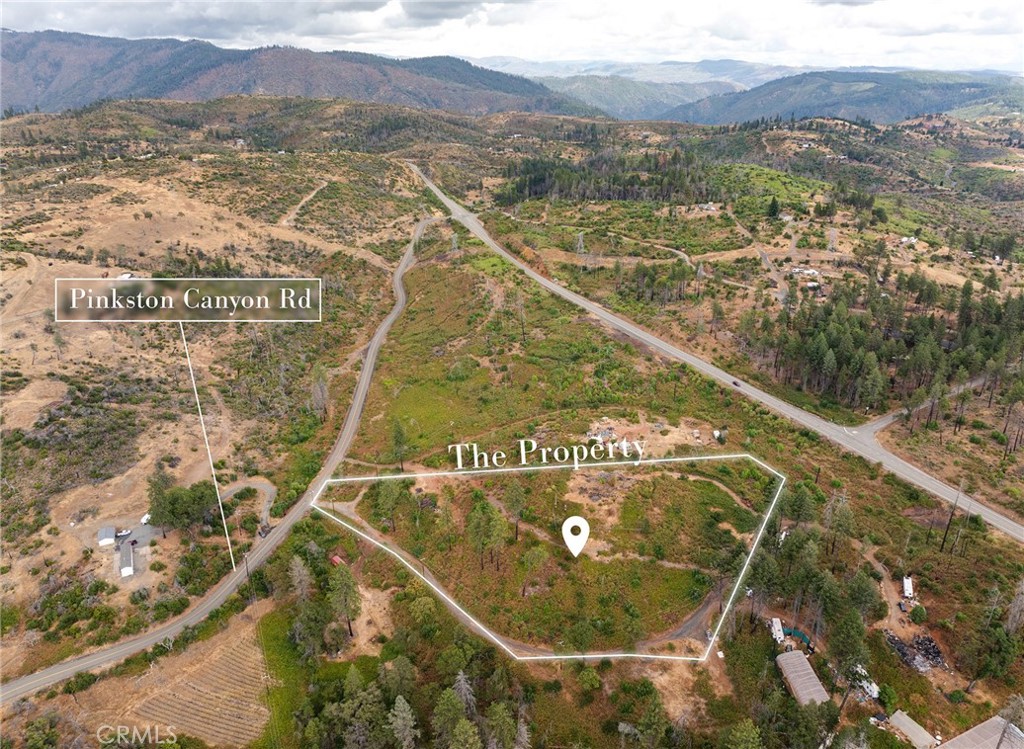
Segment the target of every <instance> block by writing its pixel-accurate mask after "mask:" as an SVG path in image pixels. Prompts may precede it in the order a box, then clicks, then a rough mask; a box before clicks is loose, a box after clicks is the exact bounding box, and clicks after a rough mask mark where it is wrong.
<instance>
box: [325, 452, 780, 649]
mask: <svg viewBox="0 0 1024 749" xmlns="http://www.w3.org/2000/svg"><path fill="white" fill-rule="evenodd" d="M742 459H746V460H750V461H751V462H753V463H755V464H757V465H759V466H760V467H761V468H763V469H764V470H766V471H767V472H768V473H770V474H772V475H774V476H775V477H776V478H778V480H779V483H778V486H777V487H776V489H775V494H774V496H773V497H772V500H771V502H770V503H769V505H768V508H767V509H766V510H765V512H764V517H763V519H762V520H761V525H760V526H759V527H758V529H757V534H756V535H755V536H754V540H753V543H751V545H750V552H749V553H748V554H747V558H746V559H745V560H744V562H743V566H742V567H741V568H740V571H739V574H737V576H736V582H735V583H734V584H733V588H732V592H731V593H730V594H729V599H728V600H727V601H726V603H725V606H724V608H723V609H722V613H721V614H720V615H719V617H718V622H717V624H716V625H715V628H714V630H713V631H712V633H711V637H710V639H709V640H708V645H707V648H706V649H705V651H704V653H703V654H702V655H700V656H695V655H665V654H663V653H629V652H612V653H574V654H565V655H561V654H557V653H553V654H551V655H520V654H519V653H517V652H516V651H515V650H513V649H512V648H510V647H509V646H508V645H507V644H506V643H505V642H504V640H503V639H502V638H501V636H500V635H499V634H498V633H496V632H495V631H494V630H492V629H490V628H489V627H488V626H487V625H485V624H483V623H482V622H481V621H480V620H479V619H477V618H476V617H475V616H473V615H472V614H470V613H469V612H468V611H466V610H465V609H464V608H463V607H462V606H460V605H459V603H458V601H456V600H455V599H454V598H452V597H451V596H450V595H448V593H447V592H445V591H444V590H442V589H441V588H439V587H438V586H437V585H435V584H434V583H432V582H431V581H430V580H428V579H427V577H426V576H425V575H424V574H423V573H422V572H421V571H420V570H418V569H416V567H415V566H414V565H413V564H411V563H410V562H409V561H408V560H407V559H406V558H405V557H403V556H402V555H401V554H399V553H398V551H396V550H395V549H394V548H392V547H391V546H389V545H388V544H385V543H382V542H380V541H378V540H377V539H375V538H373V537H372V536H370V535H369V534H367V533H365V532H364V531H362V530H360V529H359V528H356V527H355V526H354V525H351V524H349V523H347V522H345V521H344V520H342V519H341V518H339V517H337V516H336V515H334V514H332V513H330V512H328V511H327V510H325V509H324V508H323V507H320V506H319V504H318V502H319V501H320V497H321V496H322V495H323V493H324V491H326V490H327V488H328V487H329V486H332V485H335V484H351V483H370V482H374V481H381V480H394V479H418V478H437V477H448V476H465V475H479V474H485V473H520V472H524V471H553V470H556V469H557V470H563V471H564V470H570V471H571V470H582V469H584V468H604V467H607V466H616V465H618V466H634V467H638V466H641V465H648V464H649V465H659V464H668V463H694V462H701V461H718V460H742ZM785 486H786V476H785V475H784V474H783V473H781V472H780V471H778V470H777V469H775V468H773V467H772V466H770V465H768V464H767V463H765V462H764V461H763V460H761V459H760V458H757V457H755V456H753V455H751V454H750V453H728V454H722V455H694V456H686V457H672V458H652V459H649V460H641V461H636V460H624V461H609V462H601V463H581V464H580V467H579V468H578V469H574V468H573V466H572V465H541V466H515V467H509V468H495V469H471V470H462V471H429V472H425V473H400V474H390V475H386V476H347V477H344V478H336V479H328V480H327V481H325V482H324V484H323V486H322V487H321V489H320V491H319V492H317V495H316V497H314V498H313V501H312V504H311V507H312V508H313V509H314V510H316V511H317V512H319V513H321V514H322V515H325V516H326V517H328V518H329V519H331V520H333V521H334V522H336V523H338V524H339V525H341V526H343V527H344V528H346V529H348V530H349V531H351V532H352V533H355V534H356V535H357V536H359V537H360V538H362V539H363V540H365V541H369V542H370V543H372V544H373V545H374V546H376V547H378V548H380V549H382V550H383V551H385V552H386V553H388V554H390V555H391V556H393V557H394V558H395V559H397V560H398V561H399V562H401V563H402V564H403V565H404V566H405V567H406V568H408V569H409V571H411V572H412V573H413V574H414V575H416V577H418V578H419V579H420V580H422V581H423V582H424V583H426V584H427V585H428V586H429V587H430V589H431V590H432V591H433V592H434V593H435V594H436V595H438V596H440V597H441V598H442V599H443V600H445V601H446V602H448V603H449V604H451V605H452V606H454V607H455V608H456V609H458V610H459V612H460V613H461V614H462V615H463V616H465V617H466V619H467V620H468V621H469V622H471V623H472V625H473V627H474V628H475V629H476V630H477V631H478V632H479V633H480V634H481V635H483V637H485V638H486V639H488V640H490V641H491V642H493V643H494V644H495V645H497V646H498V647H499V648H501V649H502V650H503V651H504V652H505V653H506V654H507V655H508V656H509V657H511V658H512V659H513V660H517V661H573V660H601V659H603V658H622V659H625V658H632V659H636V660H663V661H687V662H691V663H703V662H704V661H706V660H707V659H708V658H709V657H710V656H711V652H712V650H713V649H714V647H715V643H716V642H717V641H718V636H719V634H720V632H721V630H722V625H723V624H725V620H726V615H727V614H728V613H729V610H730V609H731V608H732V606H733V604H734V603H735V601H736V596H737V595H738V594H739V591H740V587H741V586H742V584H743V579H744V578H745V577H746V574H747V570H748V569H749V568H750V564H751V562H752V561H753V559H754V554H755V553H756V552H757V549H758V547H759V546H760V545H761V539H762V538H763V536H764V532H765V530H766V529H767V528H768V521H769V520H771V517H772V515H773V514H774V512H775V508H776V505H778V502H779V498H780V497H781V496H782V490H783V489H784V488H785ZM406 553H408V552H406Z"/></svg>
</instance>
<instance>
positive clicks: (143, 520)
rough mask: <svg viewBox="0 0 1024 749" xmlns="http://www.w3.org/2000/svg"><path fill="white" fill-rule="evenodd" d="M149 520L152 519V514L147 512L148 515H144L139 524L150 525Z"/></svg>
mask: <svg viewBox="0 0 1024 749" xmlns="http://www.w3.org/2000/svg"><path fill="white" fill-rule="evenodd" d="M149 518H150V513H148V512H147V513H146V514H145V515H143V516H142V518H141V519H140V520H139V524H140V525H149Z"/></svg>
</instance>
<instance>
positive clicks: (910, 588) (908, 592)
mask: <svg viewBox="0 0 1024 749" xmlns="http://www.w3.org/2000/svg"><path fill="white" fill-rule="evenodd" d="M903 597H904V598H913V597H914V581H913V580H911V579H910V576H909V575H908V576H907V577H905V578H903Z"/></svg>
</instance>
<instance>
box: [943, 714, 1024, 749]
mask: <svg viewBox="0 0 1024 749" xmlns="http://www.w3.org/2000/svg"><path fill="white" fill-rule="evenodd" d="M1007 722H1008V721H1007V720H1006V718H1001V717H999V716H998V715H993V716H992V717H991V718H989V719H988V720H986V721H985V722H984V723H979V724H978V725H976V726H975V727H974V728H970V729H968V730H966V731H964V732H963V733H962V734H960V735H959V736H957V737H956V738H955V739H950V740H949V741H947V742H946V743H945V744H943V745H942V746H943V747H945V748H947V749H996V747H998V748H999V749H1024V731H1021V730H1020V729H1019V728H1017V726H1015V725H1014V724H1013V723H1010V724H1009V725H1007ZM1000 738H1002V741H1003V743H1002V744H1000V743H999V740H1000Z"/></svg>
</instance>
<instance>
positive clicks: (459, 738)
mask: <svg viewBox="0 0 1024 749" xmlns="http://www.w3.org/2000/svg"><path fill="white" fill-rule="evenodd" d="M448 749H483V744H481V743H480V734H479V732H478V731H477V730H476V726H474V725H473V724H472V723H470V722H469V721H468V720H466V719H465V718H462V719H461V720H460V721H459V723H458V725H457V726H455V730H454V731H453V732H452V740H451V742H450V743H449V744H448Z"/></svg>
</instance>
